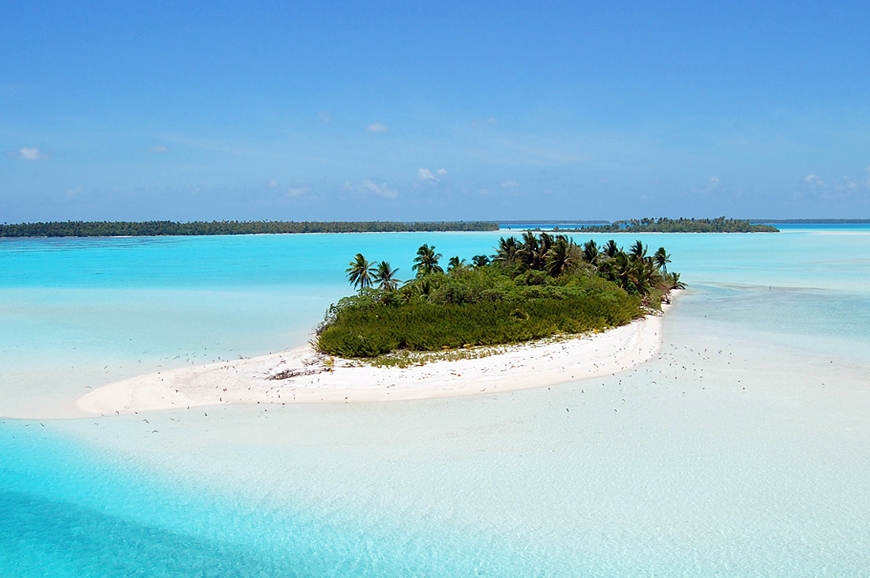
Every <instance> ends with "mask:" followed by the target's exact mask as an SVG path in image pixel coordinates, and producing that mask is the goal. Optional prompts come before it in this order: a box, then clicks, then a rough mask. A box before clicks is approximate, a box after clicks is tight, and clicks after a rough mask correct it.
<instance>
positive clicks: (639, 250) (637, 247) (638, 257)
mask: <svg viewBox="0 0 870 578" xmlns="http://www.w3.org/2000/svg"><path fill="white" fill-rule="evenodd" d="M628 256H629V257H631V259H632V260H634V261H643V260H644V259H646V245H644V244H643V243H642V242H641V241H640V240H638V241H635V242H634V245H632V246H631V249H629V250H628Z"/></svg>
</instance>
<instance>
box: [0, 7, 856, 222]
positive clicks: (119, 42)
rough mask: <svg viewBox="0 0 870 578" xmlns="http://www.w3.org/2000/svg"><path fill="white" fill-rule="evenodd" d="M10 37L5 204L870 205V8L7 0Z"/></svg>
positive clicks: (17, 213) (746, 209) (4, 86)
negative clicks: (15, 0) (12, 0)
mask: <svg viewBox="0 0 870 578" xmlns="http://www.w3.org/2000/svg"><path fill="white" fill-rule="evenodd" d="M654 4H666V5H664V6H659V5H654ZM0 53H2V54H3V57H2V59H0V153H2V156H0V222H10V223H12V222H22V221H36V220H67V219H86V220H91V219H98V220H103V219H107V220H116V219H126V220H145V219H172V220H199V219H205V220H211V219H274V220H332V219H335V220H356V219H361V220H369V219H379V220H390V219H398V220H425V219H438V220H441V219H447V220H460V219H465V220H470V219H496V220H498V219H502V220H506V219H619V218H632V217H641V216H670V217H680V216H686V217H689V216H698V217H702V216H705V217H706V216H718V215H723V214H724V215H727V216H732V217H753V218H764V217H768V218H771V217H782V218H788V217H798V218H810V217H817V218H870V4H868V3H867V2H836V3H821V2H819V3H809V2H792V3H785V2H776V3H774V2H761V3H760V2H728V3H708V2H694V3H688V2H669V3H649V2H608V3H603V2H602V3H582V2H564V3H558V2H554V3H543V4H538V3H532V2H499V3H490V2H409V1H404V2H365V3H362V2H361V3H356V4H355V5H353V6H347V5H346V3H333V2H219V1H216V2H201V3H171V2H159V1H148V2H134V1H131V2H120V3H108V2H87V1H85V2H77V3H72V2H63V3H61V2H5V3H4V4H3V6H2V8H0Z"/></svg>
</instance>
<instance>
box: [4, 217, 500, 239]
mask: <svg viewBox="0 0 870 578" xmlns="http://www.w3.org/2000/svg"><path fill="white" fill-rule="evenodd" d="M497 230H498V224H497V223H488V222H484V221H468V222H466V221H441V222H419V223H402V222H396V221H191V222H184V223H182V222H175V221H142V222H135V221H56V222H47V223H20V224H13V225H8V224H7V225H0V237H157V236H171V235H177V236H191V235H258V234H281V233H391V232H411V231H425V232H447V231H497Z"/></svg>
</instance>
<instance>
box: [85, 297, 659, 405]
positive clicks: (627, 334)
mask: <svg viewBox="0 0 870 578" xmlns="http://www.w3.org/2000/svg"><path fill="white" fill-rule="evenodd" d="M667 307H668V306H667V305H665V306H664V309H665V310H666V309H667ZM661 346H662V315H654V314H651V315H647V316H646V317H643V318H640V319H637V320H635V321H633V322H631V323H629V324H627V325H623V326H621V327H616V328H614V329H610V330H608V331H605V332H602V333H590V334H585V335H579V336H572V337H560V338H553V339H544V340H540V341H534V342H530V343H525V344H521V345H512V346H507V347H496V348H489V350H488V351H475V350H474V349H472V350H468V357H469V358H465V359H452V360H437V361H430V362H428V363H426V364H424V365H411V366H409V367H376V366H373V365H371V364H370V363H367V362H364V361H359V360H352V359H342V358H333V357H330V356H328V355H324V354H322V353H319V352H317V351H316V350H315V349H314V348H313V347H312V346H311V345H305V346H303V347H297V348H294V349H289V350H287V351H282V352H279V353H272V354H269V355H261V356H257V357H251V358H246V359H239V360H234V361H222V362H218V363H211V364H208V365H200V366H195V367H181V368H177V369H172V370H168V371H161V372H158V373H152V374H148V375H142V376H138V377H134V378H131V379H126V380H123V381H119V382H116V383H111V384H108V385H105V386H103V387H100V388H98V389H95V390H94V391H92V392H90V393H88V394H86V395H84V396H82V397H81V398H79V399H78V401H77V402H76V403H77V406H78V407H79V409H81V410H82V411H84V412H86V413H90V414H94V415H116V414H117V415H119V414H128V413H134V412H144V411H157V410H167V409H185V408H192V407H203V406H214V405H223V404H238V403H249V404H251V403H253V404H292V403H358V402H383V401H401V400H413V399H429V398H437V397H453V396H463V395H478V394H496V393H503V392H509V391H514V390H520V389H528V388H534V387H543V386H549V385H556V384H559V383H566V382H571V381H576V380H580V379H587V378H591V377H596V376H601V375H611V374H615V373H617V372H620V371H624V370H626V369H629V368H631V367H634V366H636V365H638V364H641V363H644V362H646V361H648V360H650V359H652V358H653V357H655V355H656V354H657V353H658V352H659V351H660V349H661Z"/></svg>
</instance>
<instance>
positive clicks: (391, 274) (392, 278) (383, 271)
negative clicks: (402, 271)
mask: <svg viewBox="0 0 870 578" xmlns="http://www.w3.org/2000/svg"><path fill="white" fill-rule="evenodd" d="M398 270H399V269H398V268H396V269H393V268H392V267H390V263H389V262H388V261H381V262H380V263H378V266H377V269H376V270H375V273H374V276H373V279H374V282H375V283H377V284H378V287H379V288H380V289H383V290H384V291H394V290H395V289H396V288H397V287H398V286H399V283H401V282H402V280H401V279H399V278H397V277H396V272H397V271H398Z"/></svg>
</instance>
